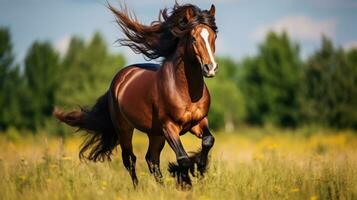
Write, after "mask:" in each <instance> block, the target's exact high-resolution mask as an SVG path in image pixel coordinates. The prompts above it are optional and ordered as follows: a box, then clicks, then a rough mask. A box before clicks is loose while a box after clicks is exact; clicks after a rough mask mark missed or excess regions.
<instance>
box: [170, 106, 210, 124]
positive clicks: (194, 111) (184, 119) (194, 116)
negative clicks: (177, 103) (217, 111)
mask: <svg viewBox="0 0 357 200" xmlns="http://www.w3.org/2000/svg"><path fill="white" fill-rule="evenodd" d="M206 114H207V112H206V111H205V109H203V108H202V107H200V106H197V105H190V106H187V107H186V108H185V109H184V110H182V111H181V112H180V113H179V115H178V116H177V119H178V122H179V124H181V125H182V126H193V125H194V124H196V123H197V122H199V121H201V120H202V119H203V118H204V117H205V116H206Z"/></svg>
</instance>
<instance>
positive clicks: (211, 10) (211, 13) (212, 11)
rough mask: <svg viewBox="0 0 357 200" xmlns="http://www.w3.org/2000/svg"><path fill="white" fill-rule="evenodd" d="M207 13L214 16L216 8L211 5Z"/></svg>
mask: <svg viewBox="0 0 357 200" xmlns="http://www.w3.org/2000/svg"><path fill="white" fill-rule="evenodd" d="M208 12H209V14H210V15H212V16H214V15H215V14H216V7H215V6H214V5H213V4H212V5H211V8H210V9H209V11H208Z"/></svg>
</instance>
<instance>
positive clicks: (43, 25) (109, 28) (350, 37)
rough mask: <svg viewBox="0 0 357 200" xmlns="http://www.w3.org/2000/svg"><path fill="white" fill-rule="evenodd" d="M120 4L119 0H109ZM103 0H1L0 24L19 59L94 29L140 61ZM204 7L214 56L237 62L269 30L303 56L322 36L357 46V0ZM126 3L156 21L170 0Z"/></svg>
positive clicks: (242, 0) (62, 46)
mask: <svg viewBox="0 0 357 200" xmlns="http://www.w3.org/2000/svg"><path fill="white" fill-rule="evenodd" d="M108 1H109V2H110V3H112V4H113V5H118V2H119V1H118V0H108ZM105 2H106V1H104V0H0V26H7V27H9V28H10V31H11V33H12V39H13V43H14V51H15V54H16V57H17V60H18V61H21V60H22V59H23V57H24V56H25V55H26V51H27V49H28V47H29V46H30V45H31V43H32V42H33V41H34V40H49V41H51V42H52V43H53V44H54V46H55V47H56V48H57V49H58V50H59V51H60V52H62V53H63V52H65V50H66V48H67V46H68V42H69V38H70V37H71V35H79V36H83V37H85V38H86V39H89V38H90V37H91V35H92V34H93V32H94V31H100V32H101V33H103V35H104V36H105V38H106V40H107V42H108V44H109V45H110V49H111V51H113V52H118V53H124V54H125V55H126V56H127V57H128V59H129V62H140V61H143V60H144V59H143V58H142V56H138V55H135V54H134V53H132V52H131V51H130V50H129V49H128V48H126V47H118V46H117V45H116V44H115V43H114V42H115V40H116V39H117V38H118V37H120V36H121V33H120V31H119V29H118V27H117V26H116V24H115V23H114V17H113V15H112V14H111V13H110V12H109V10H108V9H107V8H106V7H105ZM178 2H190V3H193V4H196V5H198V6H199V7H201V8H204V9H208V8H209V7H210V5H211V4H212V3H213V4H215V6H216V22H217V25H218V28H219V35H218V39H217V44H216V45H217V54H218V55H225V56H230V57H232V58H234V59H236V60H238V59H240V58H242V57H244V56H247V55H254V53H255V52H256V49H257V44H259V42H261V41H262V40H263V38H264V35H265V33H266V32H267V31H269V30H275V31H278V32H280V31H282V30H286V31H287V32H288V33H289V35H290V36H291V38H292V39H293V40H294V41H296V42H298V43H299V44H300V45H301V46H300V47H301V56H302V57H303V58H305V57H306V56H307V55H309V54H311V53H312V52H313V51H314V50H315V49H317V48H318V47H319V45H320V41H321V35H322V34H324V35H326V36H328V37H330V38H331V39H332V40H333V41H334V43H335V44H336V45H338V46H341V47H343V48H351V47H357V23H356V21H357V0H269V1H268V0H195V1H180V0H179V1H178ZM126 3H127V5H128V7H129V8H130V9H131V10H132V11H134V12H135V13H136V15H137V16H138V18H139V19H140V21H141V22H143V23H150V22H151V21H152V20H154V19H157V16H158V11H159V9H161V8H163V7H171V6H172V5H173V3H174V1H173V0H172V1H169V0H130V1H129V0H128V1H127V2H126Z"/></svg>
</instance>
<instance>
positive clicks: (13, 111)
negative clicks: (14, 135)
mask: <svg viewBox="0 0 357 200" xmlns="http://www.w3.org/2000/svg"><path fill="white" fill-rule="evenodd" d="M24 87H25V85H24V82H23V80H22V77H21V76H20V70H19V66H17V65H15V64H14V55H13V52H12V44H11V35H10V32H9V30H8V29H7V28H0V108H1V109H0V130H5V129H7V128H8V127H10V126H13V127H19V128H21V127H23V126H24V121H25V120H24V117H23V115H22V112H23V109H22V108H23V107H22V106H23V105H24V104H25V103H26V102H25V100H24V98H23V96H22V93H23V92H24V91H26V89H25V88H24Z"/></svg>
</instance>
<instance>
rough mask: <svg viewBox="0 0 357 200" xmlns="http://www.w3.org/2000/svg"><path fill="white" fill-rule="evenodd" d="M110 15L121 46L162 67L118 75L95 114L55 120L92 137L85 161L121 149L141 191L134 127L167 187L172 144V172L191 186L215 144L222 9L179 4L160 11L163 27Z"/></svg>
mask: <svg viewBox="0 0 357 200" xmlns="http://www.w3.org/2000/svg"><path fill="white" fill-rule="evenodd" d="M108 8H109V9H110V10H111V11H112V12H113V13H114V14H115V17H116V22H117V23H118V25H119V26H120V28H121V29H122V31H123V33H124V34H125V35H126V38H124V39H119V42H120V44H121V45H124V46H128V47H130V48H131V49H132V50H133V51H134V52H135V53H142V54H144V55H145V56H146V57H147V58H148V59H156V58H160V57H161V58H163V61H162V64H161V65H156V64H148V63H143V64H133V65H130V66H127V67H125V68H123V69H122V70H120V71H119V72H118V73H117V74H116V75H115V77H114V79H113V81H112V83H111V85H110V87H109V89H108V91H107V92H106V93H105V94H104V95H103V96H101V97H100V98H99V99H98V100H97V102H96V104H95V105H94V106H93V107H92V108H91V109H85V108H81V109H79V110H74V111H71V112H68V113H65V112H63V111H61V110H58V109H55V111H54V115H55V116H56V117H57V118H58V119H59V120H60V121H62V122H64V123H66V124H68V125H70V126H73V127H78V128H79V129H82V130H85V131H86V132H87V138H86V140H85V141H84V143H83V144H82V147H81V150H80V153H79V155H80V158H86V159H88V160H91V161H105V160H110V157H111V155H112V151H113V150H114V149H115V147H116V146H117V145H120V147H121V150H122V159H123V163H124V166H125V168H126V169H127V170H128V171H129V173H130V176H131V179H132V181H133V184H134V187H135V186H136V185H137V184H138V179H137V176H136V172H135V162H136V157H135V155H134V153H133V146H132V135H133V130H134V128H136V129H138V130H140V131H142V132H145V133H147V135H148V137H149V148H148V151H147V154H146V156H145V159H146V161H147V164H148V167H149V170H150V173H152V174H153V175H154V177H155V179H156V181H158V182H160V183H162V174H161V171H160V153H161V151H162V149H163V147H164V145H165V141H167V143H168V144H169V145H170V147H171V148H172V149H173V151H174V152H175V154H176V158H177V164H173V163H170V165H169V171H170V172H171V173H172V174H173V175H174V176H176V177H177V182H178V185H180V186H182V187H186V186H187V187H190V186H191V185H192V184H191V180H190V176H189V172H191V173H192V174H194V173H193V170H194V169H195V166H196V168H197V170H198V171H199V173H200V174H202V175H203V173H204V172H205V171H206V168H207V157H208V152H209V151H210V149H211V147H212V146H213V144H214V137H213V136H212V134H211V132H210V130H209V128H208V120H207V113H208V110H209V107H210V95H209V92H208V89H207V86H206V84H205V82H204V77H203V76H205V77H213V76H214V75H215V73H216V71H217V69H218V65H217V63H216V61H215V58H214V52H215V40H216V36H217V27H216V24H215V7H214V5H212V6H211V8H210V9H209V10H201V9H199V8H198V7H196V6H194V5H191V4H185V5H179V4H177V3H176V4H175V5H174V7H173V8H172V10H171V11H169V10H167V9H163V10H161V11H160V15H159V16H160V17H159V19H158V21H154V22H152V23H151V24H150V25H142V24H140V23H139V22H138V21H137V20H136V18H133V17H131V15H130V14H129V13H128V11H127V9H126V8H125V9H121V10H117V9H115V8H114V7H112V6H111V5H108ZM188 131H189V132H191V133H192V134H194V135H196V136H197V137H198V138H201V139H202V148H201V150H200V151H199V152H197V153H196V154H194V155H191V156H189V155H188V154H187V153H186V151H185V149H184V148H183V146H182V143H181V141H180V135H183V134H185V133H186V132H188ZM88 151H89V153H87V152H88Z"/></svg>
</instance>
